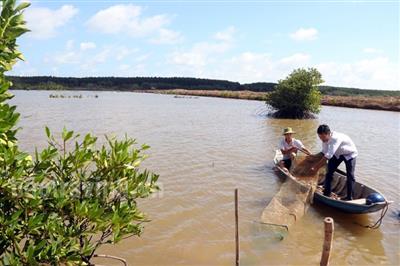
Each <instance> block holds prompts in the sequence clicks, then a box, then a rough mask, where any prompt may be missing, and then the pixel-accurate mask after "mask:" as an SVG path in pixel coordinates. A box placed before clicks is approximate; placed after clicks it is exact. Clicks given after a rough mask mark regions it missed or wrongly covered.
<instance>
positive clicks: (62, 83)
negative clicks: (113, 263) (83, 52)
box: [9, 76, 400, 96]
mask: <svg viewBox="0 0 400 266" xmlns="http://www.w3.org/2000/svg"><path fill="white" fill-rule="evenodd" d="M9 79H10V80H11V81H12V82H13V86H12V88H11V89H14V90H99V91H102V90H105V91H106V90H107V91H109V90H117V91H135V90H136V91H138V90H152V89H155V90H170V89H187V90H229V91H243V90H247V91H254V92H272V91H274V90H275V88H276V85H277V83H273V82H256V83H248V84H240V83H239V82H232V81H228V80H215V79H200V78H183V77H85V78H75V77H53V76H31V77H29V76H24V77H22V76H9ZM319 90H320V92H321V94H322V95H332V96H400V91H389V90H364V89H356V88H345V87H334V86H319Z"/></svg>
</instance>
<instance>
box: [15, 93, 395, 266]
mask: <svg viewBox="0 0 400 266" xmlns="http://www.w3.org/2000/svg"><path fill="white" fill-rule="evenodd" d="M13 93H14V94H15V95H16V97H15V98H14V99H13V100H12V103H13V104H15V105H17V106H18V108H17V111H18V112H20V113H21V122H20V126H21V127H22V128H23V129H22V130H21V131H20V132H19V135H18V137H19V141H20V146H21V148H23V149H25V150H27V151H33V149H34V147H35V146H37V147H39V148H42V147H43V146H44V145H45V144H46V138H45V131H44V126H45V125H47V126H49V127H50V129H52V130H53V131H54V132H59V131H61V129H62V128H63V126H66V127H67V128H68V129H74V130H75V131H77V132H80V133H86V132H92V133H94V134H96V135H98V136H99V137H100V136H103V135H104V134H107V135H116V136H120V137H123V135H124V134H125V133H126V134H128V135H129V136H131V137H134V138H136V139H137V141H138V142H139V143H147V144H149V145H150V146H151V149H150V151H149V152H148V153H149V155H150V157H149V159H148V160H147V162H146V163H145V164H144V165H145V166H146V167H147V168H148V169H150V170H152V171H154V172H156V173H159V174H160V175H161V176H160V179H159V184H160V187H161V188H162V191H161V192H159V193H157V194H156V195H154V196H153V197H152V198H150V199H145V200H142V201H140V203H139V207H140V208H141V209H142V210H145V211H146V212H147V214H148V216H149V218H150V219H151V220H152V221H151V222H150V223H147V224H146V225H145V229H144V233H143V235H142V236H141V237H140V238H129V239H127V240H124V241H122V242H121V243H119V244H117V245H116V246H106V247H103V248H101V250H100V251H99V252H100V253H105V254H109V255H114V256H120V257H123V258H125V259H126V260H127V261H128V262H129V264H130V265H233V264H234V260H235V231H234V228H235V226H234V189H235V188H238V189H239V223H240V226H239V229H240V230H239V231H240V263H241V265H317V264H319V261H320V257H321V250H322V242H323V219H324V217H326V216H331V217H333V219H334V220H335V233H334V243H333V250H332V256H331V260H330V261H331V265H377V264H379V265H399V264H400V217H399V214H400V204H399V202H400V195H399V192H398V191H399V190H400V176H399V175H400V174H399V172H400V164H399V162H400V161H399V156H400V144H399V139H400V138H399V137H400V136H399V135H400V114H399V113H395V112H387V111H372V110H361V109H350V108H339V107H323V108H322V111H321V113H320V114H319V115H318V119H315V120H288V119H282V120H281V119H270V118H267V117H266V115H265V114H266V107H265V104H264V103H263V102H259V101H247V100H232V99H220V98H208V97H197V98H196V97H193V98H174V97H173V96H172V95H156V94H140V93H122V92H45V91H40V92H31V91H14V92H13ZM51 93H52V94H62V95H66V96H68V95H70V96H72V95H79V94H81V95H82V98H81V99H75V98H64V99H61V98H55V99H53V98H49V95H50V94H51ZM94 95H98V98H95V97H94ZM320 123H326V124H328V125H330V127H331V128H332V129H333V130H337V131H340V132H343V133H346V134H348V135H349V136H351V137H352V139H353V140H354V142H355V143H356V145H357V148H358V150H359V156H358V159H357V167H356V177H357V180H358V181H360V182H362V183H365V184H367V185H370V186H372V187H374V188H377V189H378V190H380V191H381V192H382V193H383V194H384V195H385V196H386V197H387V198H388V199H389V200H393V201H395V202H394V203H393V204H391V206H390V208H389V210H388V213H387V215H386V217H385V218H384V220H383V224H382V226H381V227H380V228H379V229H377V230H371V229H366V228H363V227H361V226H359V225H357V224H356V223H359V224H365V225H366V224H370V223H372V222H374V221H376V220H377V219H378V218H379V214H378V213H376V214H368V215H348V214H342V213H339V212H337V211H335V210H333V209H330V208H327V207H324V206H321V205H317V204H314V205H312V206H311V207H310V208H309V210H308V212H307V213H306V215H304V216H303V218H302V219H301V220H299V221H298V222H297V223H296V225H295V226H293V227H292V228H291V230H290V232H289V233H288V234H287V235H285V238H284V239H283V240H280V238H279V236H278V235H277V234H276V233H274V232H271V230H269V229H268V230H267V229H266V228H265V227H263V226H262V225H260V224H259V223H257V221H259V220H260V216H261V213H262V211H263V209H264V208H265V207H266V206H267V204H268V202H269V201H270V200H271V199H272V197H273V196H274V194H275V193H277V191H278V190H279V188H280V186H281V185H282V181H281V180H280V179H279V178H278V177H277V176H276V175H275V173H274V171H273V163H272V159H273V155H274V152H273V151H274V149H275V148H277V143H278V141H279V140H280V138H281V137H282V136H281V131H282V128H283V127H287V126H291V127H293V128H294V130H296V131H297V134H296V137H297V138H299V139H301V140H302V141H303V143H304V144H305V145H306V146H307V147H308V148H309V149H310V150H312V151H313V152H315V153H316V152H318V151H320V148H321V142H320V141H319V139H318V137H317V135H316V128H317V126H318V125H319V124H320ZM341 168H343V166H341ZM110 262H111V261H101V263H102V264H107V265H120V264H110Z"/></svg>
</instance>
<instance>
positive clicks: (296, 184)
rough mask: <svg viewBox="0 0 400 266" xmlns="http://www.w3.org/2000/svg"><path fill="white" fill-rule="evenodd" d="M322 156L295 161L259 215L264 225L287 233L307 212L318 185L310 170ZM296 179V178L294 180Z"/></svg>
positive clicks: (319, 172) (316, 176)
mask: <svg viewBox="0 0 400 266" xmlns="http://www.w3.org/2000/svg"><path fill="white" fill-rule="evenodd" d="M322 156H323V155H322V154H317V155H310V156H307V157H304V158H299V159H297V160H295V161H294V162H293V163H294V166H293V168H292V170H291V174H288V175H290V176H291V177H292V178H291V177H290V176H289V177H288V178H287V179H286V181H285V183H283V184H282V186H281V188H280V190H279V192H278V193H277V194H276V195H275V196H274V197H273V198H272V200H271V201H270V203H269V204H268V206H267V207H266V208H265V209H264V211H263V213H262V215H261V221H262V223H263V224H265V225H270V226H274V227H276V228H279V227H280V228H281V229H282V228H284V229H286V230H287V231H288V230H289V228H290V227H291V226H292V225H293V224H294V223H295V222H296V221H297V220H299V219H300V218H301V217H302V216H303V215H304V214H305V213H306V211H307V208H308V207H309V205H310V202H311V201H312V195H313V193H314V190H315V188H316V186H317V183H318V176H319V175H320V174H321V171H318V172H317V173H316V174H313V173H311V171H310V169H311V167H312V166H314V165H315V164H316V163H317V162H318V161H319V160H320V159H321V158H322ZM294 177H296V178H294Z"/></svg>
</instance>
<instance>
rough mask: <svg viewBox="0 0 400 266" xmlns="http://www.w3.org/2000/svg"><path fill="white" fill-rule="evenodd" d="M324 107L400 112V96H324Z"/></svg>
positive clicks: (250, 96)
mask: <svg viewBox="0 0 400 266" xmlns="http://www.w3.org/2000/svg"><path fill="white" fill-rule="evenodd" d="M142 92H149V93H160V94H173V95H191V96H207V97H220V98H233V99H244V100H258V101H265V98H266V93H265V92H254V91H226V90H224V91H220V90H185V89H173V90H144V91H142ZM321 104H322V105H329V106H341V107H350V108H361V109H374V110H386V111H396V112H400V96H330V95H323V97H322V101H321Z"/></svg>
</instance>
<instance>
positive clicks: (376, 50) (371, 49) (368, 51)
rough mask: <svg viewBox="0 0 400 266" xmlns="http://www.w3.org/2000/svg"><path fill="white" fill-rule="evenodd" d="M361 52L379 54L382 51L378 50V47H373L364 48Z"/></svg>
mask: <svg viewBox="0 0 400 266" xmlns="http://www.w3.org/2000/svg"><path fill="white" fill-rule="evenodd" d="M363 52H364V53H367V54H380V53H382V52H383V51H382V50H380V49H375V48H370V47H369V48H364V49H363Z"/></svg>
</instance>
